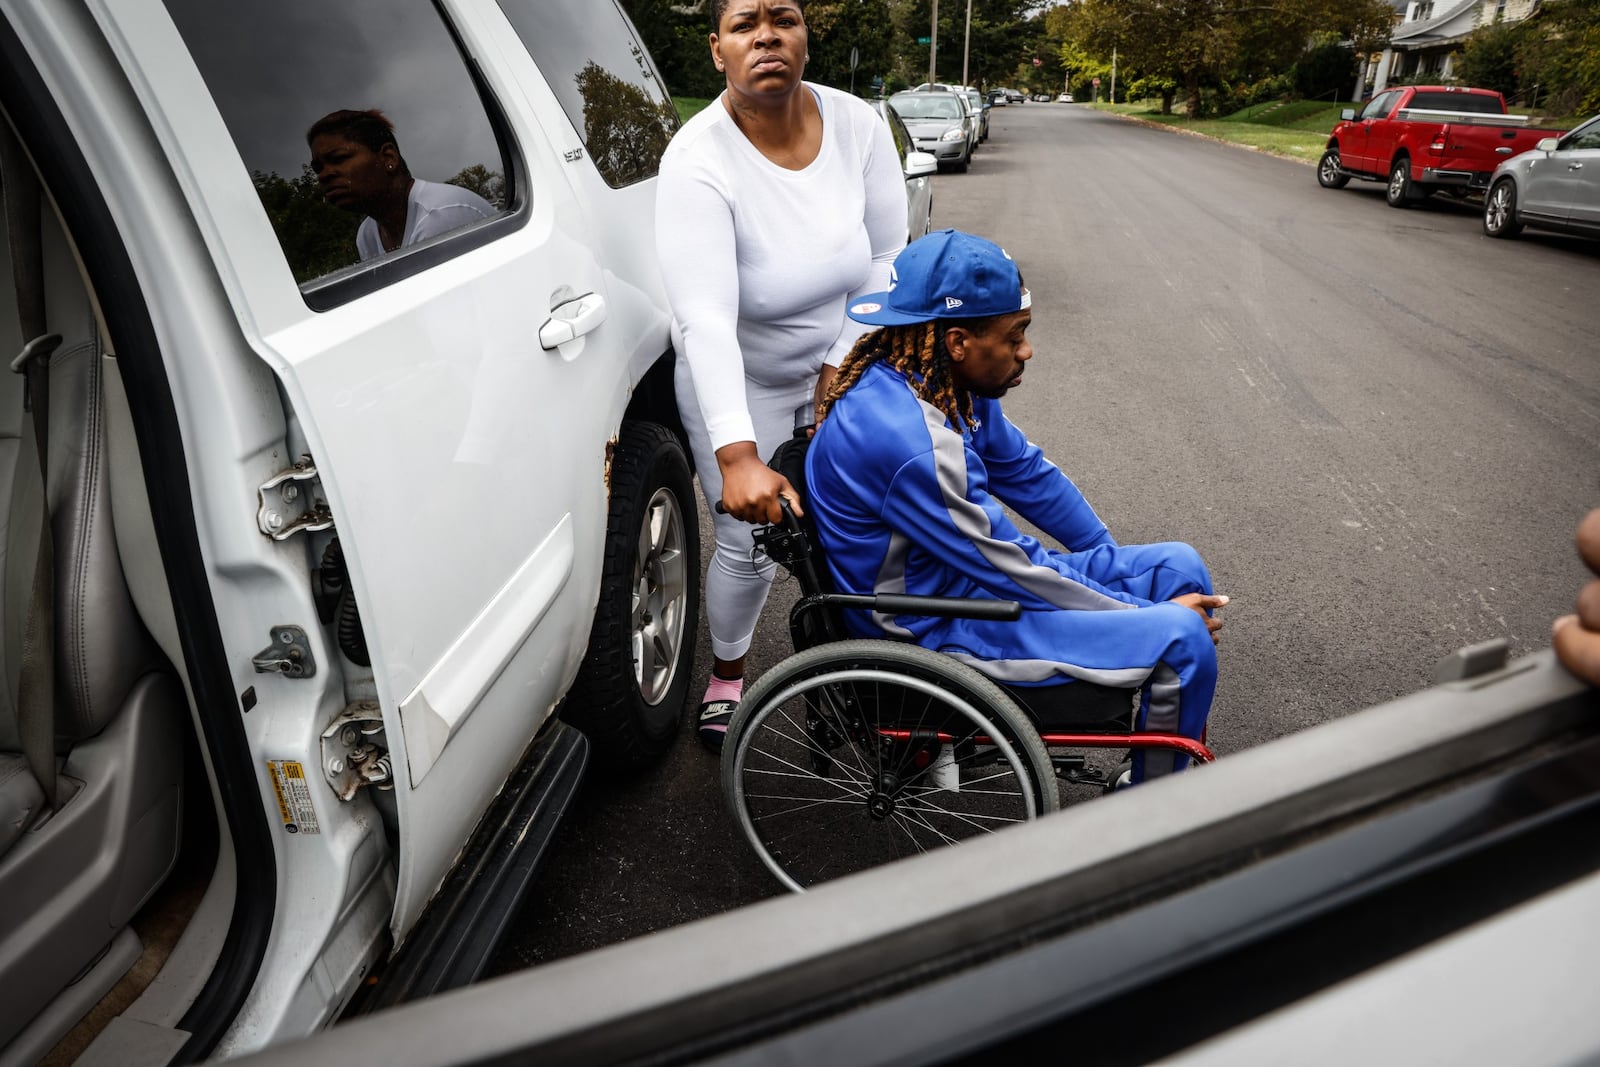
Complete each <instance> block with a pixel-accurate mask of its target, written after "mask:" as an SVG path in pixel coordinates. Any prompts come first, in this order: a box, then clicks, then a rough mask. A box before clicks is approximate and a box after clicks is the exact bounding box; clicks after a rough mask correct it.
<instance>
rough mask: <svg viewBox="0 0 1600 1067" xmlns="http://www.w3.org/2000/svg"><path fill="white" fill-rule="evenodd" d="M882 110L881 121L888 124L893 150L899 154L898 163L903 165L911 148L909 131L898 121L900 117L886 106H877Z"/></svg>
mask: <svg viewBox="0 0 1600 1067" xmlns="http://www.w3.org/2000/svg"><path fill="white" fill-rule="evenodd" d="M878 106H879V107H881V108H883V120H884V121H885V122H887V123H888V124H889V132H890V133H891V134H892V135H893V136H894V150H895V151H896V152H899V153H900V163H901V165H902V166H904V165H905V160H906V155H907V153H909V152H911V151H912V148H911V131H910V130H908V129H906V124H905V123H904V122H901V121H900V116H899V115H898V114H896V113H895V110H894V108H892V107H890V106H889V105H888V104H879V105H878Z"/></svg>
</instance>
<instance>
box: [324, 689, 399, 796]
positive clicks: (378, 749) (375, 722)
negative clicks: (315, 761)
mask: <svg viewBox="0 0 1600 1067" xmlns="http://www.w3.org/2000/svg"><path fill="white" fill-rule="evenodd" d="M322 776H323V777H324V778H326V779H327V780H328V784H329V785H330V786H332V787H333V791H334V792H335V793H337V794H339V799H340V800H353V799H355V795H356V793H357V792H358V791H359V790H360V789H361V787H362V786H374V787H376V788H378V789H393V788H394V770H393V765H392V764H391V763H390V761H389V748H388V745H387V742H386V740H385V735H384V732H383V709H382V708H381V707H380V706H379V704H378V702H377V701H376V700H357V701H354V702H353V703H351V704H350V705H349V706H348V707H346V708H345V709H344V711H343V712H342V713H341V714H340V715H339V717H338V718H337V719H334V720H333V722H332V724H330V725H329V726H328V728H327V729H326V730H324V731H322Z"/></svg>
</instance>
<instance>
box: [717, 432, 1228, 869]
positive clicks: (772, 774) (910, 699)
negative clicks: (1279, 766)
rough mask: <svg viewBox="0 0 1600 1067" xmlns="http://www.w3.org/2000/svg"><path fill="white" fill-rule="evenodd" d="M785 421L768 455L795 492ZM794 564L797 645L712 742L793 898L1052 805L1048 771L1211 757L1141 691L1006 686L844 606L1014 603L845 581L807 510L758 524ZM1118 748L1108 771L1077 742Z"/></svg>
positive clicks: (934, 609) (759, 846)
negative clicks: (859, 590)
mask: <svg viewBox="0 0 1600 1067" xmlns="http://www.w3.org/2000/svg"><path fill="white" fill-rule="evenodd" d="M801 434H802V431H797V432H796V436H795V438H793V439H792V440H789V441H787V442H785V443H784V444H783V445H781V446H780V447H779V448H778V450H777V452H776V453H775V454H774V455H773V458H772V461H771V464H770V466H772V467H773V468H774V469H775V470H777V471H779V472H780V473H781V474H783V475H784V476H785V477H786V478H788V480H789V482H790V484H791V485H793V486H795V488H796V489H798V490H800V492H801V493H802V494H804V493H805V492H806V487H805V454H806V449H807V447H808V445H809V441H808V440H807V439H806V438H805V437H804V436H802V435H801ZM755 544H756V549H757V551H759V552H761V553H764V554H765V555H766V556H767V557H768V558H770V559H771V560H772V561H773V562H775V563H776V564H778V566H780V567H782V568H783V569H784V570H785V571H786V572H788V573H789V574H790V575H792V576H793V577H794V578H795V579H796V580H797V581H798V583H799V590H800V597H799V599H798V601H797V602H796V603H795V605H794V607H793V608H792V609H791V610H790V613H789V632H790V637H791V640H792V642H793V645H794V649H795V651H794V654H793V655H791V656H789V657H788V658H787V659H785V660H783V661H782V662H780V663H779V664H778V665H777V666H775V667H773V668H772V669H771V670H769V671H768V672H766V673H765V674H764V675H762V676H761V677H760V678H759V679H757V680H756V681H755V682H754V683H753V684H751V686H750V687H749V688H748V689H747V690H746V691H745V693H744V695H743V698H742V699H741V700H740V701H739V707H738V710H737V711H736V712H735V714H734V716H733V719H732V721H731V722H730V723H729V725H728V733H727V737H726V739H725V741H724V743H723V750H722V762H721V774H722V789H723V795H724V797H725V798H726V800H727V803H728V805H729V807H730V809H731V811H732V813H733V815H734V818H735V819H736V821H737V822H738V824H739V827H740V829H741V830H742V831H743V833H744V836H745V838H746V840H748V841H749V843H750V845H751V846H752V847H753V848H754V850H755V852H756V854H757V855H758V856H759V857H760V859H761V861H762V863H763V864H764V865H765V866H766V868H767V869H768V870H769V871H770V872H771V873H772V874H773V875H774V876H775V877H776V878H777V879H778V881H780V882H781V883H783V885H784V886H785V887H787V888H788V889H790V890H792V891H794V892H804V891H805V890H806V889H807V888H808V887H810V886H813V885H816V884H818V883H820V882H823V881H826V880H828V879H832V878H837V877H841V876H843V875H846V874H851V873H853V872H855V871H859V870H865V869H867V868H869V867H874V866H877V865H879V864H882V863H887V862H889V861H891V860H894V859H898V858H901V857H903V856H908V855H914V854H916V853H919V852H926V851H928V850H930V849H934V848H940V847H943V846H946V845H953V844H956V843H958V842H960V841H963V840H965V839H967V838H971V837H975V836H977V835H980V834H987V833H993V832H994V831H996V830H1000V829H1003V828H1004V827H1006V826H1010V825H1012V824H1014V823H1020V822H1027V821H1029V820H1032V819H1036V818H1038V817H1040V816H1042V815H1046V814H1048V813H1050V812H1053V811H1056V810H1058V809H1059V807H1060V804H1061V798H1060V789H1059V783H1060V782H1071V783H1077V784H1080V785H1088V786H1092V787H1097V788H1099V789H1100V790H1102V791H1104V792H1111V791H1113V790H1114V789H1116V788H1117V787H1119V786H1120V785H1123V784H1126V783H1127V781H1128V778H1129V774H1130V771H1131V766H1132V764H1131V757H1132V753H1133V752H1134V751H1136V750H1139V749H1168V750H1171V751H1174V752H1177V753H1179V754H1181V755H1183V756H1186V757H1188V758H1189V759H1190V760H1191V761H1193V762H1196V763H1210V762H1211V761H1212V759H1213V757H1212V753H1211V751H1210V749H1209V748H1207V747H1206V745H1205V744H1204V743H1203V742H1199V741H1195V740H1193V739H1191V738H1188V737H1184V736H1182V735H1178V734H1171V733H1158V732H1153V731H1139V730H1135V729H1134V722H1135V718H1136V714H1137V707H1138V705H1137V698H1138V696H1139V690H1138V689H1121V688H1113V687H1108V686H1102V685H1097V684H1095V683H1092V682H1088V681H1083V680H1075V681H1072V682H1069V683H1065V684H1061V685H1049V686H1038V687H1031V686H1007V685H1002V684H1000V683H997V682H995V681H993V680H991V679H989V678H988V677H986V676H984V675H983V674H982V673H980V672H979V671H978V670H976V669H975V668H973V667H970V666H968V665H967V664H965V663H963V662H961V661H959V660H957V659H955V658H953V657H952V656H949V655H946V654H944V653H941V652H935V651H932V650H929V649H926V648H923V647H921V646H918V645H914V644H910V643H908V642H898V641H894V640H887V639H879V638H859V637H853V636H851V635H850V633H849V631H848V630H847V629H846V627H845V624H844V617H843V612H844V611H847V610H851V609H856V610H865V611H873V612H881V613H883V614H885V615H889V616H901V615H922V616H930V615H931V616H938V617H943V618H983V619H1004V620H1015V619H1018V618H1020V617H1021V614H1022V606H1021V605H1020V604H1018V603H1017V602H1016V601H994V600H976V599H973V600H965V599H953V598H943V597H921V596H906V595H893V594H872V595H861V594H853V593H841V592H839V591H837V590H836V589H834V588H833V585H832V582H831V580H830V577H829V571H828V568H827V562H826V560H825V559H824V558H823V554H822V547H821V544H820V542H819V541H818V539H817V537H816V535H815V529H814V527H813V526H812V524H811V522H810V520H809V518H806V519H801V518H797V517H796V516H795V514H794V513H793V511H792V510H790V509H789V507H788V504H787V502H785V503H784V505H783V520H782V522H780V523H777V524H775V525H769V526H763V527H761V528H759V529H757V530H756V532H755ZM1095 749H1120V750H1124V751H1125V753H1126V756H1127V757H1128V758H1127V759H1125V760H1124V761H1123V762H1122V763H1121V764H1120V765H1118V766H1117V767H1116V768H1115V769H1113V770H1111V771H1110V773H1106V772H1105V771H1102V770H1097V769H1095V768H1094V767H1092V766H1091V765H1090V763H1089V760H1088V758H1087V757H1086V756H1085V754H1084V753H1085V751H1086V750H1095Z"/></svg>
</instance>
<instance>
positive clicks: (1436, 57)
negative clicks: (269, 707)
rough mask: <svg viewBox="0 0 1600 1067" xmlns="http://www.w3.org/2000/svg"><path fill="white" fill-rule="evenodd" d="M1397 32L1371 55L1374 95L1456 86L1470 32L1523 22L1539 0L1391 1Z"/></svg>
mask: <svg viewBox="0 0 1600 1067" xmlns="http://www.w3.org/2000/svg"><path fill="white" fill-rule="evenodd" d="M1390 2H1391V3H1392V4H1393V6H1394V9H1395V27H1394V32H1393V33H1392V34H1390V36H1389V43H1388V45H1387V46H1385V47H1384V49H1383V51H1382V52H1380V53H1378V54H1376V55H1369V56H1368V57H1367V66H1366V70H1365V71H1364V75H1365V77H1364V81H1363V84H1364V85H1366V86H1368V95H1372V94H1375V93H1380V92H1382V91H1383V90H1384V89H1385V88H1387V87H1388V86H1390V85H1392V84H1395V83H1398V82H1416V81H1418V80H1426V81H1430V82H1438V83H1441V84H1446V85H1448V84H1450V83H1451V82H1452V80H1453V78H1452V73H1453V67H1454V62H1455V57H1456V54H1457V53H1458V52H1460V51H1461V46H1462V45H1463V44H1465V43H1466V39H1467V36H1468V34H1470V33H1472V31H1473V30H1475V29H1477V28H1478V26H1480V25H1487V24H1489V23H1493V22H1521V21H1522V20H1523V19H1525V18H1528V17H1529V16H1530V15H1532V14H1533V13H1534V12H1535V11H1537V10H1538V7H1539V0H1390Z"/></svg>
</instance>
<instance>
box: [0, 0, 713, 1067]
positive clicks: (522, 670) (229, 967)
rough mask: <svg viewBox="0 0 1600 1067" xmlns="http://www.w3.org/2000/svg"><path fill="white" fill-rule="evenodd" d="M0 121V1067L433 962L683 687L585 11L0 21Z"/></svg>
mask: <svg viewBox="0 0 1600 1067" xmlns="http://www.w3.org/2000/svg"><path fill="white" fill-rule="evenodd" d="M366 109H380V110H381V115H374V114H373V113H372V112H370V111H367V110H366ZM0 112H3V120H4V121H0V132H6V131H10V130H13V129H14V131H15V139H13V138H12V137H11V136H10V135H9V133H8V132H7V133H6V136H5V137H4V138H3V140H4V142H5V144H4V148H5V151H4V162H5V169H4V185H3V194H4V196H5V199H6V201H7V207H8V209H9V211H8V216H7V217H8V219H9V222H8V223H7V225H6V236H7V240H5V241H0V249H4V248H9V250H10V251H9V254H7V253H5V252H0V257H3V258H0V274H4V275H5V276H6V281H5V284H4V286H3V290H4V293H3V298H0V344H3V345H4V346H5V347H6V348H7V349H8V352H7V355H6V358H7V359H8V360H9V359H10V358H11V356H12V355H13V354H15V353H16V352H17V351H19V350H22V349H23V346H24V344H25V343H26V345H27V348H26V350H25V352H24V358H23V359H22V367H23V369H24V370H26V371H28V378H27V379H24V378H23V377H20V376H17V375H5V376H3V381H0V477H3V480H4V487H5V488H4V495H3V496H0V500H4V501H6V502H7V503H6V506H7V508H8V509H9V510H8V512H7V514H6V515H5V529H6V535H5V537H6V544H5V551H6V557H5V558H6V568H5V571H4V585H3V587H0V593H3V596H4V598H5V614H4V616H3V618H4V621H3V623H0V635H3V639H4V642H5V644H4V647H5V649H6V650H7V651H6V658H5V663H6V665H7V672H6V677H5V685H4V695H3V696H0V1061H3V1062H6V1063H12V1062H23V1063H31V1062H33V1061H34V1060H36V1059H37V1058H39V1057H41V1056H43V1055H44V1054H45V1053H47V1052H48V1051H49V1050H50V1049H51V1048H52V1046H54V1045H55V1044H56V1042H57V1040H58V1039H60V1038H62V1036H63V1035H69V1042H70V1043H71V1044H72V1046H73V1047H76V1048H82V1047H83V1046H84V1045H86V1044H90V1043H91V1042H92V1045H91V1049H92V1051H93V1052H94V1053H95V1054H96V1055H98V1056H99V1057H101V1062H115V1063H124V1064H132V1063H157V1062H165V1060H166V1058H168V1057H174V1056H176V1057H179V1058H182V1059H183V1060H184V1061H185V1062H187V1061H189V1060H193V1059H197V1058H204V1057H206V1056H211V1055H232V1054H237V1053H240V1052H244V1051H248V1050H251V1049H256V1048H260V1047H262V1046H265V1045H269V1044H271V1043H274V1042H278V1041H280V1040H283V1039H286V1038H289V1037H293V1036H296V1035H304V1034H307V1033H309V1032H311V1031H313V1030H315V1029H317V1028H319V1027H322V1026H323V1025H325V1024H326V1023H328V1022H329V1021H331V1020H332V1019H334V1018H335V1017H337V1016H338V1015H339V1013H340V1012H341V1010H342V1009H344V1007H345V1005H346V1004H347V1002H348V1001H349V1000H350V998H351V997H352V995H353V994H355V993H356V992H357V990H358V989H359V988H364V989H365V990H366V992H365V993H364V994H363V995H364V996H370V999H371V1000H372V1002H373V1003H385V1002H392V1001H396V1000H401V999H406V998H408V997H411V996H415V995H421V994H426V993H428V992H432V991H435V990H438V989H441V988H445V987H448V986H450V985H455V984H461V983H463V982H466V981H470V980H471V979H472V978H473V977H475V975H476V974H477V972H478V970H480V969H481V968H482V966H483V965H484V962H485V960H486V957H487V952H488V951H489V949H491V948H492V946H493V943H494V937H495V933H496V931H497V930H498V929H499V928H500V924H501V922H502V920H503V919H504V918H505V916H506V915H508V914H509V913H510V911H511V910H512V909H514V908H515V907H516V906H517V904H518V900H519V898H520V896H521V892H522V889H523V888H524V887H525V886H526V884H527V881H528V876H529V873H530V870H531V867H532V863H533V861H534V860H535V859H536V858H537V855H538V853H539V851H540V850H541V849H542V846H543V843H544V842H545V841H546V840H547V839H548V836H549V833H550V832H551V827H552V826H553V825H554V822H555V820H556V818H557V817H558V816H559V814H560V812H561V810H562V808H563V806H564V805H565V803H566V800H567V799H568V798H569V797H570V795H571V793H572V791H573V789H574V788H575V786H576V783H577V781H578V778H579V776H580V774H581V772H582V769H583V767H584V765H585V762H586V759H587V758H588V755H589V753H590V752H591V750H592V752H593V754H594V756H595V758H596V759H598V760H603V761H605V762H606V763H608V764H610V765H613V766H619V767H630V766H638V765H640V764H642V763H645V762H648V761H649V760H650V759H651V758H652V756H653V755H655V754H656V753H658V752H660V751H661V750H662V749H663V748H664V746H665V745H666V744H667V743H668V741H669V740H670V739H671V737H672V735H673V733H674V731H675V729H676V727H677V723H678V719H679V713H680V711H681V708H682V706H683V698H684V688H685V686H686V684H687V681H688V673H689V671H690V657H691V654H692V647H693V643H694V634H695V629H696V612H697V602H698V591H697V581H698V577H697V568H698V546H697V536H698V535H697V524H696V522H695V519H694V501H693V499H692V497H691V492H692V490H691V482H690V471H689V467H688V464H687V461H686V459H685V453H684V450H683V448H682V446H681V444H680V442H679V440H678V436H677V433H676V432H675V430H674V426H675V425H676V414H675V413H676V405H675V403H674V400H673V397H672V395H671V382H672V374H671V362H672V355H671V352H670V351H669V337H668V313H667V311H666V307H665V300H664V296H663V293H662V290H661V286H660V283H659V278H658V275H657V269H656V265H655V256H654V249H653V247H652V243H651V242H650V241H649V240H648V238H647V237H645V238H643V239H642V238H641V235H649V234H650V233H652V232H653V228H654V201H655V183H654V181H653V180H652V178H653V175H654V173H655V170H656V165H657V162H658V160H659V157H660V153H661V150H662V149H663V148H664V147H665V145H666V142H667V140H668V139H669V138H670V136H671V133H672V131H673V130H674V129H675V128H676V118H675V115H674V112H673V108H672V105H671V103H670V101H669V100H667V98H666V96H665V94H664V92H663V91H662V90H661V88H660V82H659V79H658V78H657V76H656V74H655V72H654V70H653V69H652V67H651V64H650V60H649V57H648V56H647V55H646V54H645V53H644V51H643V50H642V48H641V47H640V46H639V45H638V43H637V37H636V35H635V33H634V32H633V29H632V27H631V25H630V24H629V23H628V21H627V19H626V17H625V16H624V15H623V13H622V11H621V9H620V8H619V7H618V6H617V4H616V3H615V2H614V0H438V2H435V0H347V2H344V3H340V4H337V5H329V4H326V3H324V2H323V0H271V2H268V0H241V2H239V3H232V4H227V5H217V4H214V3H211V2H210V0H109V2H100V0H0ZM318 131H320V132H318ZM36 190H42V194H43V195H42V197H40V196H39V195H38V192H36ZM13 280H15V281H16V282H17V283H18V287H17V288H18V293H19V296H18V299H17V300H15V301H13V300H12V299H11V297H10V293H11V291H12V288H13V286H12V281H13ZM52 350H53V354H50V353H52ZM46 354H49V358H48V362H46V361H45V360H44V359H43V358H33V357H42V356H44V355H46ZM46 386H48V393H46V391H45V390H46ZM46 416H48V426H47V427H46V426H45V419H46ZM35 430H38V431H39V435H38V441H39V442H40V444H39V446H37V447H36V444H35V436H34V433H35ZM41 468H42V469H43V471H44V474H43V479H44V484H45V485H47V486H48V492H43V491H42V490H41V485H40V480H41ZM52 542H53V559H54V566H53V567H50V566H46V567H42V568H36V567H35V565H34V564H35V561H36V560H39V559H41V558H42V559H45V560H49V559H50V558H51V553H49V552H45V551H42V550H41V543H43V544H45V545H47V546H48V545H50V544H51V543H52ZM35 571H39V572H40V573H41V574H42V575H43V577H42V578H40V579H39V580H38V584H34V581H35V580H34V579H33V578H32V577H30V576H31V575H33V574H34V572H35ZM41 586H42V590H41ZM51 635H53V640H51ZM19 649H20V650H21V651H19ZM52 655H53V660H54V664H53V669H52V663H51V657H52ZM19 673H20V674H21V676H22V680H21V682H20V683H19V677H18V676H19ZM52 679H53V681H54V692H53V696H52V694H51V692H50V687H49V685H48V684H44V685H43V686H42V688H41V680H42V681H43V682H44V683H48V682H49V681H50V680H52ZM30 680H31V682H30ZM19 685H20V692H19ZM562 709H565V710H564V712H562V717H561V718H558V711H562ZM562 718H565V719H566V720H567V721H568V722H571V723H576V724H578V725H579V726H581V727H582V729H583V731H584V732H583V733H580V732H578V731H577V730H575V729H573V727H572V726H569V725H567V724H566V723H565V722H563V721H562ZM47 798H50V799H49V800H48V801H47ZM395 946H398V949H396V948H395ZM141 959H142V960H143V963H142V965H140V966H137V967H136V966H135V964H138V963H139V962H140V961H141ZM374 976H376V979H377V981H376V984H375V985H374V984H373V979H374ZM107 993H111V994H113V1000H114V1001H115V1002H116V1003H117V1004H119V1005H121V1007H119V1008H118V1009H117V1011H116V1012H113V1013H112V1014H114V1015H115V1016H116V1017H115V1018H111V1019H109V1022H108V1020H107V1019H106V1018H104V1017H101V1015H99V1014H97V1015H96V1016H94V1017H92V1021H86V1022H84V1023H81V1024H80V1022H79V1020H80V1019H83V1018H84V1016H85V1014H86V1013H87V1012H88V1011H89V1009H90V1008H92V1007H94V1006H95V1005H96V1003H97V1002H99V1001H100V1000H101V998H102V997H103V996H105V995H106V994H107ZM69 1031H70V1032H71V1033H70V1034H69Z"/></svg>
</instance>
